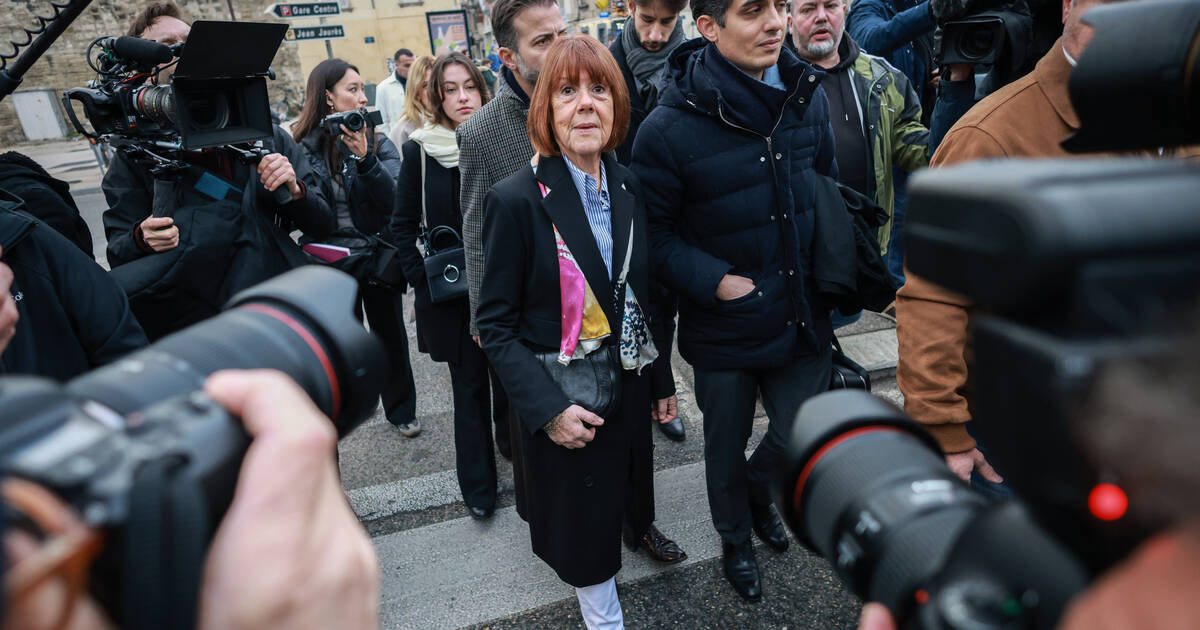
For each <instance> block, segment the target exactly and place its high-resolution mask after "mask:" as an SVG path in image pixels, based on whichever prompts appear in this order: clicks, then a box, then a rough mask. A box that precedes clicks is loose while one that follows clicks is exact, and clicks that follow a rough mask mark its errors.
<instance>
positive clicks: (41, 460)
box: [0, 353, 249, 529]
mask: <svg viewBox="0 0 1200 630" xmlns="http://www.w3.org/2000/svg"><path fill="white" fill-rule="evenodd" d="M145 359H147V364H145V365H144V367H146V368H147V369H155V370H158V369H167V370H172V369H178V368H179V367H180V366H179V365H178V362H177V361H175V360H174V359H172V358H171V357H170V356H169V355H166V354H161V353H159V354H155V355H151V356H148V357H145ZM28 409H37V410H38V411H37V414H36V418H37V420H36V424H37V425H39V426H38V427H32V426H28V427H27V429H29V430H31V432H32V430H34V429H35V428H36V429H43V428H44V429H45V430H42V431H38V432H36V434H35V435H30V436H29V437H28V438H27V439H28V440H29V441H28V443H27V444H25V445H24V446H23V448H20V449H16V450H14V451H12V452H11V453H10V455H9V456H8V457H6V458H5V462H4V467H5V474H9V475H14V476H17V477H21V478H23V479H28V480H30V481H34V482H36V483H38V484H39V485H41V486H43V487H45V488H47V489H49V490H50V491H52V492H53V493H55V494H56V495H57V496H59V497H60V498H62V499H64V501H65V502H66V503H67V504H69V505H71V506H72V507H73V508H74V509H75V510H76V511H77V512H78V513H79V514H80V515H81V517H82V519H83V520H84V521H85V522H86V523H88V524H89V525H90V526H93V527H103V528H108V529H112V528H119V527H123V526H125V525H126V524H128V523H129V520H130V513H131V509H132V505H131V503H132V498H131V497H132V496H133V488H134V485H135V483H136V480H137V476H138V474H139V471H140V470H142V468H143V467H144V466H145V465H147V464H148V463H151V462H156V461H160V460H162V459H164V458H165V459H176V458H177V459H178V460H179V461H180V462H183V463H184V465H185V467H186V468H185V469H184V470H183V471H182V473H181V474H182V475H183V476H184V477H186V478H187V479H189V480H190V481H192V482H195V483H197V484H199V486H200V487H201V488H202V490H203V494H204V497H205V504H206V505H207V506H210V508H211V509H212V510H213V511H212V512H211V513H210V514H208V515H207V516H208V517H209V520H210V522H213V523H215V522H217V521H218V520H219V519H220V517H221V514H222V512H223V508H224V506H226V505H228V503H229V498H230V497H232V496H233V487H234V484H235V482H236V480H237V465H238V462H239V461H240V460H241V454H242V453H244V452H245V450H246V447H247V446H248V444H249V438H248V437H247V436H246V433H245V431H244V430H243V429H242V428H241V426H240V425H239V423H238V421H237V420H236V419H235V418H232V417H230V415H229V414H228V413H227V412H226V411H225V410H224V409H223V408H222V407H221V406H220V405H217V404H216V403H214V402H213V401H212V400H211V399H209V398H208V397H207V396H204V395H203V394H202V393H200V392H198V391H197V392H189V393H185V394H180V395H177V396H175V397H172V398H168V399H166V400H164V401H162V402H159V403H156V404H154V405H152V406H150V407H148V408H146V409H144V410H139V411H137V412H135V414H134V415H133V416H131V417H125V416H121V415H120V414H115V412H113V411H112V410H111V409H109V408H107V407H105V406H103V405H99V404H96V403H94V402H91V401H86V400H80V399H78V398H76V397H74V396H72V395H71V394H70V393H69V391H65V390H64V388H63V387H61V386H59V385H57V384H55V383H52V382H49V381H45V380H42V379H37V378H28V377H11V378H6V379H3V380H0V410H3V412H4V413H6V414H7V413H21V412H22V411H27V410H28ZM6 417H12V416H6ZM6 450H7V449H6Z"/></svg>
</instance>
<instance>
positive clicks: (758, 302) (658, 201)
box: [632, 0, 837, 601]
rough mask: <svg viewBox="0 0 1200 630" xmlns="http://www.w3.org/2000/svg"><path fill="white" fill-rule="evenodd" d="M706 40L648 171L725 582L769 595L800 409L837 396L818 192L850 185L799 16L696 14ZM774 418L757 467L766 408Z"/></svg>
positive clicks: (750, 10)
mask: <svg viewBox="0 0 1200 630" xmlns="http://www.w3.org/2000/svg"><path fill="white" fill-rule="evenodd" d="M692 13H693V16H694V17H695V18H696V25H697V28H698V29H699V31H700V33H701V34H702V35H703V37H702V38H698V39H696V40H693V41H691V42H687V43H685V44H682V45H680V47H679V48H678V49H677V50H676V51H675V52H674V53H672V55H671V57H670V59H669V60H668V64H667V73H666V76H665V77H664V79H663V80H662V82H661V83H660V100H659V107H657V108H656V109H655V110H654V111H653V112H652V113H651V114H650V115H649V117H647V118H646V120H645V122H644V123H643V124H642V127H641V128H640V130H639V131H638V134H637V138H636V140H635V141H634V147H633V167H632V170H633V171H634V172H635V173H637V175H638V177H639V178H640V179H641V182H642V186H643V189H644V191H645V197H646V208H647V212H648V213H649V231H650V240H651V256H652V257H653V266H654V268H655V269H656V270H657V273H658V279H659V280H660V281H661V282H662V283H663V284H664V285H666V286H667V287H669V288H671V289H672V290H674V291H676V292H678V293H679V296H680V305H679V351H680V353H681V354H682V355H683V357H684V358H685V359H686V360H687V361H688V362H690V363H691V364H692V366H693V367H694V369H695V379H696V381H695V391H696V398H697V402H698V404H699V406H700V410H701V411H702V412H703V413H704V443H705V444H704V454H705V464H706V467H707V472H706V480H707V483H708V499H709V507H710V508H711V510H712V516H713V524H714V525H715V526H716V528H717V531H718V533H719V534H720V535H721V539H722V542H723V544H724V550H723V551H724V565H725V575H726V577H727V578H728V579H729V581H730V583H731V584H732V585H733V586H734V588H735V589H736V590H737V591H738V593H739V594H741V595H742V596H743V597H744V598H746V599H748V600H750V601H756V600H758V599H759V598H760V597H761V595H762V591H761V585H760V583H759V576H758V565H757V562H756V560H755V558H754V550H753V546H752V544H751V543H750V532H751V529H753V530H754V531H755V532H757V533H758V535H759V537H760V538H762V539H763V540H764V541H765V542H767V544H769V545H770V546H772V547H773V548H775V549H777V550H780V551H782V550H784V549H786V548H787V545H788V538H787V534H786V533H785V531H784V529H783V525H782V524H781V523H780V521H779V516H778V515H777V514H776V513H775V511H774V508H772V507H771V497H770V494H769V491H768V485H769V484H768V480H769V479H770V476H771V474H772V472H773V471H774V469H775V467H776V465H777V462H778V461H779V458H780V456H781V454H782V451H783V448H784V445H785V444H786V443H787V440H788V437H789V436H790V433H791V425H792V422H793V420H794V418H795V415H796V411H797V409H798V408H799V406H800V403H801V402H803V401H804V400H805V399H806V398H808V397H809V396H811V395H813V394H816V393H818V392H821V391H824V390H826V389H827V388H828V386H829V372H830V361H831V358H830V336H831V329H830V322H829V310H830V309H829V308H828V307H827V306H824V305H822V304H821V302H820V300H819V299H818V298H817V293H816V291H815V289H814V283H813V282H812V281H811V277H810V276H811V272H812V267H813V265H812V262H813V261H812V256H813V254H812V252H813V249H814V248H813V238H814V233H815V229H816V225H815V219H814V214H815V213H814V208H813V205H814V202H815V194H814V182H815V181H816V179H817V178H818V177H820V176H831V177H834V178H836V177H837V166H836V164H835V159H834V145H833V131H832V129H831V127H830V125H829V104H828V101H827V99H826V97H825V93H824V92H823V91H822V90H821V89H820V87H819V86H820V79H821V77H822V76H824V74H823V73H822V72H821V71H820V70H817V69H815V68H813V67H812V66H810V65H808V64H807V63H805V62H804V61H801V60H800V58H799V57H797V56H796V55H795V54H793V53H792V52H791V51H786V50H785V51H783V52H782V54H781V52H780V51H781V50H782V48H783V39H784V37H785V36H786V33H785V25H786V20H787V13H786V5H785V3H784V2H782V1H776V0H771V1H767V0H692ZM760 392H761V394H762V399H763V405H764V407H765V408H766V411H767V415H768V417H769V418H770V425H769V428H768V430H767V435H766V437H764V438H763V441H762V443H761V444H759V446H758V448H757V449H756V450H755V452H754V456H753V457H751V459H750V461H749V462H747V461H746V459H745V455H744V453H745V449H746V444H747V441H748V439H749V437H750V431H751V426H752V422H753V416H754V407H755V399H756V397H757V395H758V394H759V393H760Z"/></svg>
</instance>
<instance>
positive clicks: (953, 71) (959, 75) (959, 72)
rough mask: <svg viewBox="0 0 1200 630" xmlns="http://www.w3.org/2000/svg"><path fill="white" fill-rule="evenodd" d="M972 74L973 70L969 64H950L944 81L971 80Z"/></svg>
mask: <svg viewBox="0 0 1200 630" xmlns="http://www.w3.org/2000/svg"><path fill="white" fill-rule="evenodd" d="M972 72H973V69H972V68H971V64H969V63H953V64H950V66H949V68H948V70H947V74H946V80H948V81H966V80H967V79H970V78H971V73H972Z"/></svg>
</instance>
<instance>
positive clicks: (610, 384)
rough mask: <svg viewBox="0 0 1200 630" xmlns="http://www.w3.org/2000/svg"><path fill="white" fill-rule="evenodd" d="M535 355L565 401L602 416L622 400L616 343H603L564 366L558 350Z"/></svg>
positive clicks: (610, 411)
mask: <svg viewBox="0 0 1200 630" xmlns="http://www.w3.org/2000/svg"><path fill="white" fill-rule="evenodd" d="M534 356H535V357H536V358H537V360H538V362H539V363H541V364H542V367H543V368H545V369H546V373H547V374H549V375H550V380H552V381H554V384H555V385H558V388H559V389H560V390H562V393H563V394H566V396H567V400H569V401H571V402H572V403H573V404H576V405H579V406H580V407H583V408H584V409H587V410H588V411H590V412H592V413H594V414H596V415H597V416H600V417H601V418H606V419H607V418H608V417H609V415H610V414H612V413H615V412H616V410H617V409H616V407H617V403H618V401H620V400H621V364H620V359H619V357H618V356H617V347H616V345H614V344H607V343H606V344H604V345H603V346H601V347H600V348H599V349H597V350H594V351H592V352H591V353H589V354H588V355H587V356H585V357H583V358H582V359H575V360H573V361H571V362H570V363H568V364H566V365H563V364H562V363H559V361H558V351H554V352H535V353H534Z"/></svg>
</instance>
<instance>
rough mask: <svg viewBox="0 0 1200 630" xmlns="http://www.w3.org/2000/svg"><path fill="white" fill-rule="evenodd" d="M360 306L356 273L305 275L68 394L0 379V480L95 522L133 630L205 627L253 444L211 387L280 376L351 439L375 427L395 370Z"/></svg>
mask: <svg viewBox="0 0 1200 630" xmlns="http://www.w3.org/2000/svg"><path fill="white" fill-rule="evenodd" d="M357 293H358V283H357V281H355V280H354V279H353V278H352V277H351V276H349V275H347V274H344V273H342V272H340V271H337V270H334V269H331V268H328V267H320V266H308V267H303V268H301V269H297V270H293V271H291V272H288V273H286V274H283V275H281V276H278V277H276V278H274V279H271V280H268V281H267V282H264V283H262V284H260V285H257V286H255V287H252V288H250V289H248V290H246V291H244V292H243V293H241V294H239V295H237V296H235V297H234V298H233V300H232V301H231V302H230V303H229V305H228V310H226V311H225V312H224V313H222V314H220V315H218V316H216V317H213V318H212V319H209V320H206V321H204V322H201V323H199V324H196V325H195V326H192V327H190V328H187V329H184V330H182V331H180V332H178V333H175V334H173V335H170V336H168V337H164V338H163V339H161V340H159V341H158V342H156V343H154V344H153V345H150V346H148V347H147V348H145V349H143V350H141V351H138V352H136V353H134V354H132V355H130V356H128V357H126V358H124V359H122V360H120V361H118V362H116V363H113V364H110V365H107V366H104V367H101V368H98V369H96V370H93V371H91V372H89V373H87V374H84V375H81V376H79V377H77V378H75V379H74V380H72V381H70V382H69V383H67V384H65V385H62V384H58V383H54V382H51V381H48V380H45V379H38V378H30V377H5V378H0V417H3V418H4V420H5V421H4V423H3V426H2V427H0V473H2V474H3V476H4V477H5V478H7V479H10V480H11V479H16V480H19V482H20V483H23V484H26V485H27V486H29V485H32V486H34V487H36V488H40V489H41V490H40V492H41V493H42V494H45V493H47V492H48V493H49V495H51V496H52V497H54V498H56V499H57V501H56V502H57V503H60V504H65V506H66V507H68V508H70V511H71V512H73V513H74V514H76V515H77V516H78V518H79V519H80V520H81V521H82V522H83V524H84V525H85V526H86V528H87V537H88V540H89V546H91V547H95V548H102V550H100V551H99V553H98V557H94V561H93V562H92V563H91V567H90V580H89V581H90V583H91V587H90V589H91V593H92V594H93V595H94V596H95V597H96V599H97V600H98V601H99V602H100V603H101V604H103V605H104V607H105V609H106V610H107V611H108V612H109V613H110V614H111V615H112V617H113V619H114V621H116V622H117V624H118V625H119V626H120V627H129V628H168V627H170V628H190V627H192V626H193V624H194V623H195V619H196V610H197V609H196V597H197V595H198V592H199V587H200V583H201V571H202V567H203V561H204V557H205V552H206V551H207V548H208V543H209V540H210V538H211V536H212V535H213V533H214V531H215V528H216V525H217V524H218V523H219V522H220V520H221V518H222V516H223V515H224V513H225V511H226V509H227V508H228V507H229V504H230V502H231V500H232V498H233V491H234V487H235V484H236V481H237V475H238V470H239V469H240V466H241V460H242V458H243V456H244V455H245V453H246V449H247V447H248V445H249V442H250V440H249V437H248V436H247V435H246V433H245V431H244V429H243V428H242V425H241V422H240V421H238V420H237V419H235V418H232V417H230V415H229V413H228V412H226V411H225V410H224V409H223V408H222V407H221V406H220V405H218V404H216V403H215V402H213V401H212V400H211V399H209V398H208V397H207V396H205V395H204V393H203V386H204V381H205V379H206V378H207V377H208V375H210V374H211V373H213V372H215V371H217V370H221V369H226V368H273V369H277V370H280V371H282V372H284V373H285V374H287V375H288V376H290V377H291V378H292V379H294V380H295V381H296V383H297V384H299V385H300V387H301V388H302V389H303V390H304V391H305V392H306V393H307V394H308V395H309V397H310V398H311V399H312V401H313V403H314V404H315V405H316V406H317V407H318V408H319V409H320V410H321V411H322V412H323V413H324V414H326V415H327V416H328V417H329V418H330V419H331V420H332V421H333V423H334V424H335V425H336V427H337V433H338V437H339V438H340V437H343V436H345V435H346V434H347V433H349V432H350V431H351V430H353V429H354V428H355V427H356V426H358V425H359V424H360V423H361V422H362V421H364V420H366V419H367V418H369V417H370V415H371V414H372V413H373V412H374V410H375V408H376V405H377V404H378V396H379V392H380V391H381V390H382V387H383V383H384V379H385V377H386V371H387V360H386V357H385V355H384V353H383V349H382V347H381V346H380V344H379V342H378V340H376V339H375V338H374V337H373V336H372V335H371V334H370V333H368V332H367V331H366V330H365V329H364V328H363V327H362V325H361V323H360V322H358V321H357V320H356V319H355V318H354V314H353V310H354V303H355V300H356V296H357ZM5 496H6V497H8V493H7V492H6V493H5ZM43 503H45V502H43ZM13 507H14V506H13V505H8V506H5V505H0V510H3V512H0V517H2V518H0V520H6V521H8V523H9V526H14V527H24V528H26V529H28V530H29V531H30V533H32V534H34V535H35V537H43V536H44V537H45V538H44V540H57V539H51V538H50V537H49V535H48V534H49V532H45V531H41V530H40V528H38V527H36V526H35V525H34V524H35V523H37V519H36V518H35V517H34V515H35V514H36V513H37V512H38V510H28V513H25V514H22V513H20V512H17V513H13V511H12V509H11V508H13ZM43 512H44V510H43ZM10 568H11V567H6V570H8V569H10ZM6 577H7V576H6ZM3 604H4V602H0V609H2V608H3V607H4V606H3Z"/></svg>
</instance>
